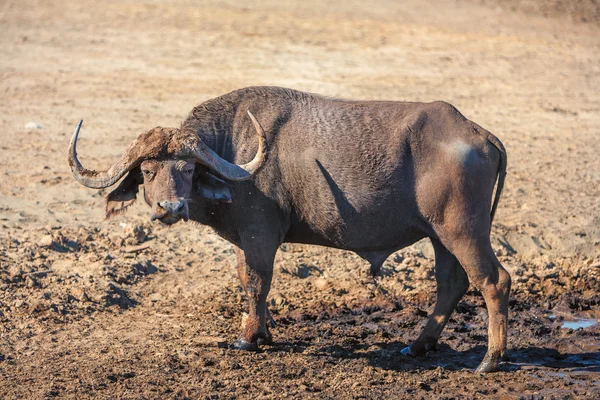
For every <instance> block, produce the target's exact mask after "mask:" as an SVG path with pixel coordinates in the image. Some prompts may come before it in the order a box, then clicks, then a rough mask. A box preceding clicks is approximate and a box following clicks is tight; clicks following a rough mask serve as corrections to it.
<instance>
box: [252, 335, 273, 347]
mask: <svg viewBox="0 0 600 400" xmlns="http://www.w3.org/2000/svg"><path fill="white" fill-rule="evenodd" d="M256 343H257V344H258V345H259V346H264V345H272V344H273V338H271V336H269V337H266V338H262V337H259V338H258V339H256Z"/></svg>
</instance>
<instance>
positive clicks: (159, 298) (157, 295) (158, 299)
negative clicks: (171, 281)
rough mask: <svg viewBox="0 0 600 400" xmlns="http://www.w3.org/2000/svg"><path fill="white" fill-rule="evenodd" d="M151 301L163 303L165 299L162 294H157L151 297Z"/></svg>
mask: <svg viewBox="0 0 600 400" xmlns="http://www.w3.org/2000/svg"><path fill="white" fill-rule="evenodd" d="M149 299H150V301H154V302H155V301H161V300H162V299H163V296H162V294H160V293H158V292H155V293H152V294H151V295H150V296H149Z"/></svg>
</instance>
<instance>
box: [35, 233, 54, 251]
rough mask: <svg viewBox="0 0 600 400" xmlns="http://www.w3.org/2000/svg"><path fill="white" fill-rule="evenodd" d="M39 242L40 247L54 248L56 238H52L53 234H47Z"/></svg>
mask: <svg viewBox="0 0 600 400" xmlns="http://www.w3.org/2000/svg"><path fill="white" fill-rule="evenodd" d="M38 244H39V245H40V247H46V248H52V245H54V239H53V238H52V235H45V236H44V237H42V238H41V239H40V241H39V243H38Z"/></svg>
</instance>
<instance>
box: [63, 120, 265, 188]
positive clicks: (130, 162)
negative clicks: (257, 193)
mask: <svg viewBox="0 0 600 400" xmlns="http://www.w3.org/2000/svg"><path fill="white" fill-rule="evenodd" d="M248 116H249V117H250V119H251V120H252V124H253V125H254V128H255V129H256V133H257V134H258V150H257V152H256V155H255V156H254V158H253V159H252V161H250V162H249V163H247V164H243V165H237V164H233V163H230V162H229V161H227V160H225V159H223V158H221V157H220V156H219V155H218V154H217V153H215V152H214V151H213V150H212V149H211V148H209V147H208V146H207V145H206V144H204V142H202V140H198V141H197V143H196V146H195V148H194V149H192V154H190V156H192V157H193V158H194V159H195V160H196V161H197V162H198V163H200V164H202V165H204V166H206V167H208V168H210V169H211V170H213V171H214V172H215V173H217V174H218V175H220V176H221V177H223V178H225V179H228V180H231V181H243V180H246V179H250V178H251V177H252V176H254V174H255V173H256V172H257V171H258V170H259V169H260V168H261V167H262V165H263V164H264V162H265V160H266V158H267V145H266V134H265V131H264V130H263V128H262V127H261V126H260V124H259V122H258V121H257V120H256V118H254V115H252V113H251V112H250V111H248ZM82 123H83V120H82V121H79V124H77V127H76V128H75V131H74V132H73V136H72V137H71V142H70V144H69V157H68V160H69V166H70V168H71V172H72V173H73V176H74V177H75V179H76V180H77V181H78V182H79V183H81V184H82V185H84V186H87V187H89V188H94V189H102V188H106V187H109V186H112V185H114V184H115V183H116V182H117V181H118V180H119V179H121V178H122V177H123V176H124V175H125V174H126V173H127V172H129V171H130V170H132V169H133V168H135V167H136V166H138V165H139V164H140V163H141V162H142V161H143V160H144V159H145V158H149V157H148V155H146V154H145V151H144V148H145V147H146V146H143V145H142V143H140V138H139V137H138V139H136V140H135V141H133V143H131V144H130V145H129V146H128V147H127V150H125V153H124V154H123V156H122V157H121V159H120V160H119V161H117V162H116V163H115V164H113V165H112V166H111V167H110V168H108V169H107V170H104V171H96V170H91V169H87V168H85V167H83V166H82V165H81V163H80V162H79V159H78V158H77V138H78V136H79V131H80V129H81V125H82ZM174 156H175V155H174Z"/></svg>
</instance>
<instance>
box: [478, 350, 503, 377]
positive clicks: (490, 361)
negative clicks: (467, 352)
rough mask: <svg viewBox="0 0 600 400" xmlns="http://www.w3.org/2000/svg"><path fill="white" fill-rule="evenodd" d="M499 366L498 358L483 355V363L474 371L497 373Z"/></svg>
mask: <svg viewBox="0 0 600 400" xmlns="http://www.w3.org/2000/svg"><path fill="white" fill-rule="evenodd" d="M499 364H500V356H497V355H496V356H494V355H487V354H486V355H485V357H484V358H483V361H482V362H481V364H479V366H478V367H477V368H476V369H475V372H483V373H487V372H496V371H498V365H499Z"/></svg>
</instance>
